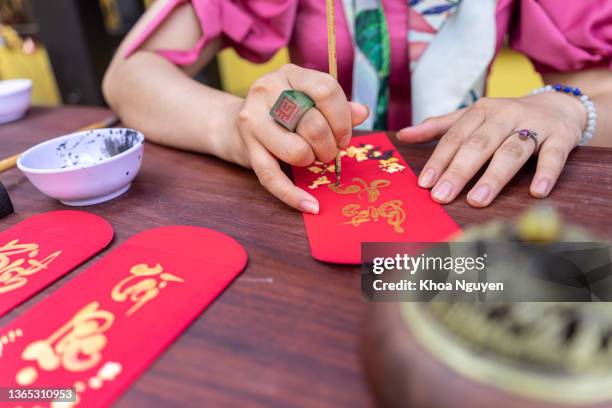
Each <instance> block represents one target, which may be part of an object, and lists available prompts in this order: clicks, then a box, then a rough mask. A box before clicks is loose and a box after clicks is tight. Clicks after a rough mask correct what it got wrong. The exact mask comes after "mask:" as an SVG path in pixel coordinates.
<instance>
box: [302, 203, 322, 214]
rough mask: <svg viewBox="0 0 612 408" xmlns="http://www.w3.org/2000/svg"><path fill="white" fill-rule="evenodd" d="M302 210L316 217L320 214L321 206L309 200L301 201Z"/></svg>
mask: <svg viewBox="0 0 612 408" xmlns="http://www.w3.org/2000/svg"><path fill="white" fill-rule="evenodd" d="M300 210H301V211H303V212H306V213H310V214H315V215H316V214H318V213H319V204H318V203H314V202H312V201H308V200H304V201H300Z"/></svg>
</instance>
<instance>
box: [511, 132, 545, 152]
mask: <svg viewBox="0 0 612 408" xmlns="http://www.w3.org/2000/svg"><path fill="white" fill-rule="evenodd" d="M514 134H518V137H519V139H521V140H527V139H531V140H533V143H534V144H535V150H534V153H535V152H537V151H538V149H539V148H540V142H539V141H538V132H536V131H534V130H529V129H517V130H515V131H514V132H512V133H510V135H514Z"/></svg>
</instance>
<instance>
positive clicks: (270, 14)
mask: <svg viewBox="0 0 612 408" xmlns="http://www.w3.org/2000/svg"><path fill="white" fill-rule="evenodd" d="M187 2H191V4H192V6H193V8H194V11H195V14H196V16H197V18H198V20H199V23H200V28H201V31H202V33H203V34H202V37H201V38H200V39H199V40H198V41H197V42H196V44H195V45H194V47H193V48H192V49H190V50H186V51H183V50H165V49H164V50H156V51H157V52H158V53H159V54H160V55H162V56H164V57H165V58H167V59H168V60H169V61H172V62H173V63H175V64H177V65H190V64H192V63H194V62H195V61H196V60H197V59H198V57H199V55H200V53H201V52H202V49H203V48H204V47H205V46H206V44H208V43H209V42H210V41H211V40H214V39H217V38H221V39H222V40H223V45H222V46H223V47H228V46H229V47H233V48H234V49H235V50H236V51H237V52H238V54H240V56H241V57H243V58H245V59H248V60H250V61H252V62H256V63H259V62H264V61H267V60H269V59H270V58H272V56H274V54H275V53H276V52H277V51H278V50H279V49H281V48H282V47H284V46H286V45H287V43H288V42H289V40H290V39H291V34H292V33H293V26H294V22H295V15H296V12H297V3H298V0H290V1H287V0H285V1H270V0H169V1H168V2H167V4H166V5H165V6H164V8H163V9H162V10H161V11H160V13H159V14H158V15H157V16H155V18H154V19H153V21H151V23H150V24H149V25H148V26H147V27H145V29H144V31H143V32H142V33H140V35H139V36H138V37H137V38H136V39H135V40H134V42H133V43H131V44H130V45H129V46H128V48H127V50H126V52H125V58H128V57H129V56H130V55H131V54H133V53H134V51H136V50H137V49H138V48H139V47H140V46H141V45H142V44H143V42H144V41H145V40H146V39H147V38H148V37H149V36H150V35H151V34H152V33H153V32H154V31H155V30H156V29H157V28H158V27H159V26H160V25H161V23H162V22H163V21H164V20H165V19H166V18H168V16H169V15H170V14H171V13H172V11H173V10H174V9H175V8H176V7H177V6H179V5H181V4H184V3H187Z"/></svg>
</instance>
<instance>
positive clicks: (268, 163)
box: [247, 139, 319, 214]
mask: <svg viewBox="0 0 612 408" xmlns="http://www.w3.org/2000/svg"><path fill="white" fill-rule="evenodd" d="M247 144H248V149H249V155H250V160H251V167H252V168H253V171H254V172H255V174H256V175H257V178H259V182H260V183H261V185H262V186H264V188H265V189H266V190H268V191H269V192H270V193H272V194H273V195H274V196H276V197H277V198H278V199H280V200H281V201H282V202H284V203H285V204H287V205H288V206H290V207H293V208H295V209H297V210H300V211H303V212H307V213H311V214H318V213H319V202H318V201H317V199H316V198H314V197H313V196H312V195H311V194H308V193H307V192H306V191H304V190H302V189H301V188H299V187H297V186H296V185H294V184H293V183H292V182H291V180H289V177H287V176H286V175H285V173H283V171H282V170H281V168H280V165H279V164H278V161H277V160H276V159H275V158H274V157H273V156H272V155H271V154H270V153H269V152H268V151H267V150H266V149H265V148H264V147H263V146H262V145H261V144H259V142H257V141H256V140H254V139H250V140H248V141H247Z"/></svg>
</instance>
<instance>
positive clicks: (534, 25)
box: [126, 0, 612, 129]
mask: <svg viewBox="0 0 612 408" xmlns="http://www.w3.org/2000/svg"><path fill="white" fill-rule="evenodd" d="M188 1H189V0H170V1H169V2H168V3H167V5H166V6H165V7H164V9H163V10H162V11H161V12H160V14H159V15H158V16H157V17H156V18H155V19H154V21H153V22H152V23H151V24H150V25H149V26H148V27H146V29H145V30H144V31H143V33H142V34H141V35H140V36H139V37H138V38H137V39H136V40H135V41H134V43H132V44H130V46H129V47H128V50H127V53H126V57H127V56H129V55H130V54H131V53H133V52H134V51H135V50H136V49H137V48H138V47H139V46H140V45H141V44H142V43H143V41H144V40H145V39H146V38H147V37H148V36H149V35H150V34H151V33H152V32H153V31H154V30H155V29H156V28H157V27H158V26H159V24H160V23H161V22H162V21H164V19H165V18H167V17H168V15H169V14H170V13H171V12H172V10H173V9H174V8H175V7H176V6H177V5H179V4H181V3H186V2H188ZM191 2H192V3H193V7H194V9H195V12H196V14H197V17H198V19H199V21H200V25H201V29H202V32H203V35H202V38H201V39H200V40H199V41H198V42H197V43H196V45H195V46H194V47H193V49H191V50H189V51H177V50H158V52H159V53H160V54H161V55H163V56H164V57H165V58H167V59H169V60H170V61H172V62H174V63H175V64H178V65H189V64H191V63H193V62H195V60H196V59H197V57H198V55H199V53H200V52H201V50H202V48H203V47H204V46H205V45H206V44H207V43H208V42H209V41H211V39H215V38H218V37H221V39H222V42H223V46H224V47H232V48H234V49H235V50H236V51H237V52H238V54H240V55H241V56H242V57H243V58H246V59H248V60H250V61H252V62H264V61H267V60H268V59H270V58H271V57H272V56H273V55H274V54H275V53H276V52H277V51H278V50H279V49H280V48H282V47H285V46H288V47H289V52H290V55H291V60H292V62H293V63H295V64H297V65H300V66H303V67H307V68H313V69H317V70H320V71H326V70H327V31H326V27H325V2H324V1H323V0H276V1H271V0H191ZM383 7H384V9H385V15H386V17H387V25H388V27H389V32H390V39H391V76H390V83H391V86H390V89H391V95H390V101H389V125H390V126H389V127H390V128H391V129H400V128H402V127H404V126H408V125H409V124H410V111H411V109H410V81H409V80H407V75H408V73H409V55H408V47H407V46H406V38H407V29H408V24H409V21H408V7H407V0H383ZM336 13H337V25H338V27H337V30H336V32H337V48H338V49H337V52H338V76H339V81H340V84H341V85H342V88H343V89H344V91H345V92H346V94H347V95H348V96H349V98H350V92H351V87H352V72H353V67H352V64H353V45H352V41H351V37H350V33H349V30H348V27H347V22H346V19H345V17H344V13H342V4H341V0H336ZM496 17H497V49H498V50H499V48H501V46H502V44H503V42H504V38H506V36H507V37H508V40H509V44H510V46H511V47H512V48H514V49H516V50H517V51H520V52H522V53H524V54H525V55H527V56H528V57H529V58H530V59H531V60H532V61H533V63H534V64H535V66H536V69H537V70H538V71H540V72H554V71H575V70H582V69H585V68H592V67H604V68H609V69H612V1H610V0H565V1H563V2H560V1H559V0H498V2H497V13H496Z"/></svg>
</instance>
